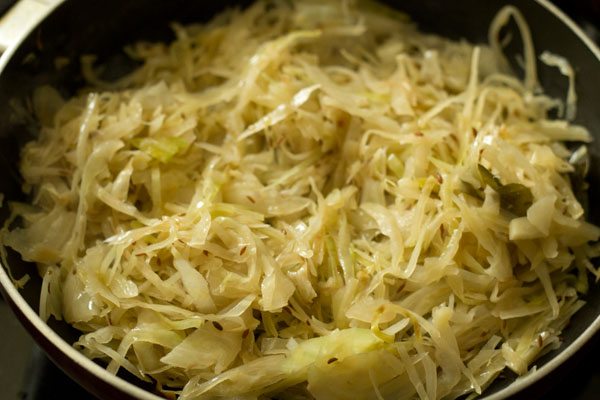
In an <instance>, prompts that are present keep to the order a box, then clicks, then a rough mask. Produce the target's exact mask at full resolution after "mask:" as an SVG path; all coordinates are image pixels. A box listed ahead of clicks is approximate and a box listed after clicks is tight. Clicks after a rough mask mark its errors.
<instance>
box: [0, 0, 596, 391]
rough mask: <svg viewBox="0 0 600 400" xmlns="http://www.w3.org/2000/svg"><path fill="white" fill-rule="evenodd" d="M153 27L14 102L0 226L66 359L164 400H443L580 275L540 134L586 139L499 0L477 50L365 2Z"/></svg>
mask: <svg viewBox="0 0 600 400" xmlns="http://www.w3.org/2000/svg"><path fill="white" fill-rule="evenodd" d="M510 17H513V18H515V19H516V21H517V23H518V27H519V29H520V30H521V34H522V36H523V40H524V43H525V45H524V48H525V52H526V54H525V59H524V61H525V63H526V65H525V67H526V79H525V81H524V82H521V81H520V80H519V79H518V78H516V77H515V76H514V75H512V74H511V73H510V72H507V70H506V64H505V62H504V61H503V59H502V56H501V54H500V53H501V39H500V38H499V37H498V35H499V33H500V30H501V28H502V26H503V25H504V24H506V23H507V21H508V20H509V18H510ZM174 30H175V33H176V40H175V41H173V42H172V43H171V44H169V45H166V44H150V43H139V44H135V45H132V46H131V47H130V48H128V51H129V54H131V56H132V57H133V58H134V59H136V60H139V61H140V62H141V63H142V66H141V67H140V68H139V69H137V70H135V71H134V72H132V73H131V74H129V75H127V76H126V77H124V78H122V79H120V80H119V81H117V82H111V83H105V82H103V81H102V80H101V79H100V78H99V77H98V76H96V75H95V73H94V69H93V68H92V66H91V64H89V61H90V60H88V65H87V66H86V68H85V70H84V73H85V74H86V76H87V78H88V80H89V82H90V87H88V88H87V89H85V91H84V92H82V93H81V94H79V95H77V96H75V97H73V98H71V99H68V100H63V99H62V98H61V97H60V95H59V94H58V92H57V91H56V90H54V89H52V88H50V87H42V88H40V89H39V91H38V92H37V93H36V95H35V96H34V103H35V107H34V108H35V110H36V112H37V115H38V118H39V120H40V124H41V125H42V129H41V133H40V136H39V139H37V140H36V141H33V142H31V143H28V144H27V145H26V146H25V148H24V149H23V152H22V162H21V172H22V176H23V178H24V189H25V190H26V191H27V192H28V193H29V194H30V196H31V197H30V198H31V204H30V205H25V204H17V203H12V204H11V207H12V212H13V216H12V217H11V219H10V220H9V221H8V222H7V223H6V225H5V228H4V230H3V231H2V242H3V244H4V245H5V246H8V247H11V248H12V249H14V250H16V251H17V252H19V253H20V254H21V255H22V257H23V259H24V260H27V261H32V262H36V263H37V264H38V265H39V269H40V273H41V274H42V276H43V285H42V296H41V304H40V313H41V315H42V316H43V317H44V318H48V317H49V316H54V318H57V319H61V318H62V319H65V320H66V321H67V322H69V323H70V324H72V325H74V326H75V327H76V328H78V329H79V330H81V331H82V332H83V333H82V335H81V337H80V339H79V340H78V341H77V343H75V346H76V347H77V348H78V349H80V350H81V351H82V352H83V353H84V354H85V355H86V356H88V357H90V358H92V359H96V360H100V361H101V362H104V363H106V365H107V368H108V370H109V371H110V372H112V373H117V372H118V371H119V370H121V369H125V370H127V371H129V372H131V373H132V374H134V375H135V376H138V377H139V378H140V379H144V380H152V381H154V382H155V383H156V386H157V390H159V391H161V392H162V393H164V394H165V395H169V396H178V397H179V398H180V399H182V400H184V399H186V400H189V399H216V398H238V399H242V398H243V399H253V398H254V399H257V398H267V397H269V396H273V395H275V394H277V398H280V399H284V398H290V399H291V398H294V399H298V398H312V397H314V398H317V399H356V398H365V399H371V398H372V399H412V398H422V399H440V398H445V399H450V398H456V397H458V396H462V395H465V394H470V393H476V394H478V393H481V391H482V390H484V389H485V388H486V387H487V386H488V385H489V384H490V383H491V382H492V381H493V380H494V379H495V378H496V377H497V376H498V375H499V374H500V373H501V372H502V371H503V370H505V369H507V368H508V369H510V370H512V371H514V372H516V373H517V374H524V373H526V372H527V371H528V369H529V368H530V366H531V365H532V363H533V362H534V361H535V360H536V358H537V357H539V356H540V355H542V354H544V353H546V352H548V351H550V350H552V349H555V348H557V347H558V346H559V344H560V334H561V331H562V330H563V328H564V327H565V326H566V325H567V323H568V321H569V318H570V317H571V316H572V315H573V314H574V313H575V312H576V311H577V310H578V309H579V308H580V307H581V306H582V305H583V302H582V300H580V299H579V295H580V294H581V293H585V291H586V290H587V289H588V285H589V283H588V276H589V274H590V273H593V274H595V275H596V277H598V270H597V269H596V268H595V267H593V266H592V264H591V262H590V259H591V258H593V257H596V256H598V255H599V254H598V253H599V248H598V246H591V245H590V242H594V241H597V240H598V237H599V235H600V229H599V228H598V227H596V226H593V225H591V224H589V223H587V222H586V221H585V219H584V210H583V208H582V206H581V205H580V203H579V202H578V200H577V199H576V197H575V194H574V189H573V188H572V186H571V183H570V174H571V173H573V172H574V171H575V167H574V165H573V164H571V163H569V158H570V156H571V154H572V152H571V150H569V148H568V147H567V146H566V144H565V142H566V141H583V142H586V141H589V140H590V135H589V133H588V131H587V130H586V129H585V128H583V127H580V126H575V125H572V124H570V123H569V122H567V121H561V120H549V117H548V114H549V111H550V110H551V108H553V107H557V104H559V103H560V102H559V101H557V100H555V99H552V98H549V97H547V96H546V95H544V94H543V93H542V92H541V90H540V89H539V86H538V82H537V74H536V71H535V51H534V49H533V44H532V41H531V37H530V33H529V32H528V28H527V25H526V23H525V21H524V19H523V17H522V16H521V14H520V13H519V12H518V10H516V9H515V8H513V7H509V8H506V9H504V10H503V11H501V12H500V14H499V16H498V17H497V19H496V20H495V21H494V22H493V24H492V29H491V31H490V32H491V33H490V40H491V41H492V43H491V45H490V46H485V45H482V46H473V45H471V44H469V43H467V42H464V41H461V42H454V41H450V40H448V39H445V38H441V37H438V36H434V35H429V34H424V33H421V32H419V31H418V30H417V29H416V28H415V26H414V25H413V23H411V22H410V20H409V19H408V18H407V17H406V16H404V15H401V14H398V13H395V12H393V11H391V10H386V9H384V8H382V6H378V5H375V4H373V3H366V2H364V3H361V2H359V3H358V5H357V4H353V3H349V2H323V1H321V2H317V1H307V0H304V1H293V2H283V1H282V2H279V1H277V2H275V1H258V2H257V3H255V4H254V5H252V6H250V7H248V8H246V9H243V10H240V9H234V10H229V11H226V12H224V13H223V14H221V15H219V16H217V17H215V18H214V19H213V20H212V21H210V22H208V23H206V24H204V25H192V26H187V27H182V26H178V25H175V26H174ZM542 59H543V60H544V61H545V62H546V63H548V64H550V65H556V66H559V67H560V69H561V71H562V72H563V73H564V74H565V75H567V76H569V79H570V80H571V83H572V80H573V79H574V78H573V73H572V72H573V71H572V68H570V66H568V63H567V62H566V60H563V59H562V58H560V57H558V56H555V55H550V54H549V53H545V55H543V56H542ZM574 99H575V97H574V94H571V92H569V102H570V103H571V102H573V101H574ZM567 114H568V117H569V118H570V117H572V116H574V105H570V106H569V112H568V113H567ZM3 254H5V253H3ZM4 258H5V257H4ZM5 261H6V260H5Z"/></svg>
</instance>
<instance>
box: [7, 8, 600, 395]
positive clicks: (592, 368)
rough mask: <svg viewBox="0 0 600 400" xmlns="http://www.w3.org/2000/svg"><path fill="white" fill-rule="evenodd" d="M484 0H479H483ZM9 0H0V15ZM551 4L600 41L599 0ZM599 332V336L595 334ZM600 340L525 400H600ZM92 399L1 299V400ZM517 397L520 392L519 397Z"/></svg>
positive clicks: (590, 344) (538, 386) (569, 362)
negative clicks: (29, 333)
mask: <svg viewBox="0 0 600 400" xmlns="http://www.w3.org/2000/svg"><path fill="white" fill-rule="evenodd" d="M482 1H483V0H482ZM14 2H15V1H14V0H0V15H2V14H3V13H4V12H5V11H6V10H7V9H8V8H9V7H10V6H11V5H12V3H14ZM554 3H555V4H556V5H558V6H559V7H560V8H562V9H563V10H564V11H565V12H567V13H568V14H569V15H571V16H572V17H573V19H574V20H575V21H576V22H577V23H578V24H579V25H580V26H581V27H582V28H583V30H584V31H585V32H586V33H587V34H588V35H589V36H590V37H591V38H592V39H594V40H595V41H596V42H597V43H598V42H600V0H555V1H554ZM597 336H598V335H597ZM599 342H600V338H598V337H596V340H594V341H592V342H590V343H588V344H587V345H586V346H585V347H584V348H583V349H582V351H580V352H579V353H578V354H576V355H575V356H574V357H572V358H571V359H570V360H569V361H568V362H567V363H566V364H565V365H563V366H561V367H560V368H559V370H558V371H556V373H553V374H552V375H551V376H550V377H549V379H545V380H543V381H542V382H541V383H540V384H538V385H537V386H536V387H535V388H534V390H533V391H531V392H529V393H527V394H526V395H525V396H526V398H528V399H536V398H537V399H542V398H543V399H551V400H554V399H574V400H596V399H600V343H599ZM65 394H68V397H70V398H76V399H82V400H86V399H93V397H92V396H91V395H89V394H88V393H87V392H85V391H84V390H83V389H81V388H80V387H79V385H78V384H77V383H75V382H73V381H72V380H70V379H69V378H68V377H67V376H66V375H64V374H63V373H62V372H61V371H60V369H58V368H57V367H55V366H54V365H53V364H52V363H51V362H50V361H49V360H48V359H47V358H46V356H45V355H44V353H43V352H42V351H41V350H40V349H39V348H38V347H37V346H36V345H35V344H34V342H33V340H32V339H31V338H30V337H29V335H28V333H27V332H26V331H25V330H24V328H23V327H22V326H21V325H20V323H19V322H18V321H17V320H16V318H15V317H14V316H13V315H12V312H11V311H10V310H9V309H8V307H7V305H6V303H5V302H4V301H3V300H2V298H1V297H0V399H6V400H17V399H23V400H25V399H26V400H42V399H43V400H53V399H63V398H64V397H65ZM521 397H522V396H521Z"/></svg>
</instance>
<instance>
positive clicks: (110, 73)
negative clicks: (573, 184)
mask: <svg viewBox="0 0 600 400" xmlns="http://www.w3.org/2000/svg"><path fill="white" fill-rule="evenodd" d="M386 2H387V3H389V4H390V5H392V6H394V7H396V8H398V9H401V10H404V11H406V12H408V13H409V14H410V15H411V16H412V18H413V19H414V20H415V21H416V22H417V23H418V24H419V26H420V27H421V29H423V30H425V31H429V32H433V33H438V34H441V35H445V36H448V37H451V38H454V39H462V38H464V39H467V40H469V41H471V42H476V43H477V42H486V37H487V29H488V27H489V24H490V21H491V20H492V18H493V16H494V15H495V13H496V12H497V11H498V10H499V9H500V8H501V7H502V6H503V5H506V4H513V5H515V6H516V7H517V8H519V9H520V10H521V12H522V13H523V15H524V16H525V18H526V20H527V21H528V23H529V25H530V28H531V30H532V32H533V41H534V44H535V47H536V50H537V52H538V54H539V53H541V52H542V51H543V50H548V51H551V52H553V53H555V54H559V55H562V56H564V57H566V58H567V59H568V60H569V61H570V62H571V63H572V65H573V66H574V67H575V69H576V73H577V87H576V89H577V94H578V97H579V101H578V113H577V119H576V121H575V122H576V123H578V124H582V125H584V126H586V127H588V128H589V129H590V131H591V132H592V134H593V135H594V137H595V141H594V142H593V143H592V144H591V146H590V148H589V150H590V153H591V166H592V167H591V169H590V174H589V176H588V181H589V183H590V190H589V193H588V196H589V198H588V199H587V200H588V201H587V204H590V205H594V204H596V203H597V201H598V188H599V187H600V163H599V160H598V155H599V154H600V113H599V112H598V108H599V105H600V90H598V89H597V82H600V51H599V50H598V49H597V48H596V47H595V45H594V44H593V43H592V42H591V41H590V40H589V39H587V38H586V36H585V35H584V34H583V33H582V32H581V30H580V29H579V28H578V27H577V26H576V25H575V24H574V23H573V22H572V21H571V20H569V19H568V18H567V17H566V16H565V15H564V14H562V13H561V12H560V11H559V10H558V9H556V8H555V7H554V6H553V5H552V4H551V3H549V2H547V1H546V0H512V1H501V0H486V1H481V0H457V1H452V2H449V1H444V0H388V1H386ZM247 3H248V1H218V2H215V1H211V2H209V1H201V0H196V1H189V0H127V1H123V0H102V1H98V0H95V1H94V0H91V1H75V0H67V1H64V2H62V3H60V4H59V5H58V6H57V7H56V8H55V9H53V10H52V11H50V12H48V15H47V16H46V17H45V18H44V19H43V20H42V21H41V22H40V23H39V24H38V25H37V26H36V27H34V28H32V29H31V31H30V32H29V34H28V35H26V37H25V38H24V39H23V40H21V41H20V42H19V43H18V44H16V45H13V46H11V47H10V48H9V49H7V51H6V52H5V53H4V54H3V56H2V58H1V59H0V171H2V173H1V175H0V192H2V193H4V194H5V202H6V201H7V200H24V197H23V195H22V194H21V190H20V177H19V173H18V170H17V165H18V155H19V149H20V147H21V146H22V145H23V144H24V143H26V142H27V141H29V140H31V139H33V138H34V137H35V136H36V133H37V130H38V128H37V126H36V123H35V121H34V120H33V119H32V118H31V117H29V115H28V113H27V111H26V110H27V109H28V104H29V99H30V96H31V93H32V91H33V89H34V88H35V87H36V86H39V85H42V84H50V85H52V86H54V87H56V88H58V89H59V90H60V91H61V92H62V93H63V95H65V96H68V95H72V94H74V93H75V92H76V90H77V89H78V88H79V87H81V86H82V85H83V83H84V82H83V79H82V77H81V74H80V64H79V58H80V56H81V55H82V54H95V55H97V56H98V60H99V63H102V64H105V65H106V74H105V75H106V76H105V78H106V79H111V78H112V79H114V78H117V77H118V76H120V75H123V74H124V73H126V72H127V71H129V70H131V69H132V68H133V67H135V64H134V63H133V62H132V61H130V60H128V59H127V57H126V56H125V55H124V53H123V51H122V49H123V47H124V46H125V45H126V44H128V43H132V42H135V41H137V40H142V39H144V40H151V41H156V40H162V41H165V40H169V39H172V38H173V36H172V33H171V31H170V28H169V23H170V22H173V21H180V22H182V23H190V22H198V21H205V20H208V19H210V17H211V16H213V15H214V14H215V13H216V12H218V11H219V10H221V9H223V8H225V7H228V6H231V5H234V4H240V5H242V6H243V5H245V4H247ZM507 29H511V27H510V26H509V27H508V28H507ZM515 35H516V37H517V38H518V33H516V31H515ZM518 42H519V41H518V40H513V43H515V44H513V45H511V46H509V48H508V50H507V52H508V55H509V58H510V59H512V61H513V62H514V64H515V66H517V55H518V54H519V53H520V51H521V50H522V49H521V48H520V47H519V45H518V44H517V43H518ZM57 57H62V58H64V59H68V60H69V63H68V64H67V65H63V66H61V67H60V68H59V67H57V64H56V63H55V60H56V59H57ZM538 67H539V78H540V81H541V83H542V86H543V87H544V89H545V91H546V92H547V93H549V94H550V95H552V96H557V97H562V96H564V93H566V89H567V83H566V80H565V79H564V78H563V77H562V76H561V75H560V74H559V72H558V71H556V70H555V69H552V68H548V67H546V66H544V65H538ZM516 69H517V70H518V67H517V68H516ZM6 217H7V210H6V207H3V208H1V209H0V222H1V221H3V220H4V219H6ZM588 218H589V219H590V220H591V221H593V222H594V223H596V224H598V223H599V222H600V208H597V207H594V206H592V207H588ZM8 261H9V265H10V271H11V273H12V275H13V276H15V277H17V278H18V277H21V276H23V275H24V274H26V273H28V274H29V275H30V276H31V277H32V280H31V281H30V282H29V283H27V285H26V286H25V288H24V289H22V290H17V289H16V288H15V287H14V285H13V284H12V281H11V280H10V278H9V276H8V274H7V270H6V268H8V267H7V266H4V267H2V268H0V283H1V289H2V292H3V295H4V297H5V299H6V301H7V302H8V303H9V305H10V306H11V308H12V310H13V311H14V313H15V315H16V317H17V318H18V319H19V320H20V321H21V322H22V323H23V325H24V326H25V327H26V328H27V330H28V331H29V332H30V333H31V335H32V336H33V337H34V338H35V340H36V341H37V342H38V344H39V345H40V346H41V347H42V348H43V349H44V350H45V351H46V352H47V354H48V355H49V357H50V358H51V359H52V360H53V361H54V362H55V363H56V364H57V365H58V366H59V367H60V368H62V369H63V370H64V371H65V372H66V373H67V374H68V375H70V376H71V377H72V378H74V379H75V380H76V381H78V382H79V383H80V384H81V385H83V386H84V387H85V388H86V389H87V390H89V391H90V392H91V393H93V394H94V395H96V396H97V397H99V398H104V399H132V398H139V399H158V398H159V397H158V396H157V395H156V394H153V392H152V391H153V388H152V387H151V386H147V385H146V386H144V384H143V383H140V382H138V381H136V380H135V379H133V378H132V377H130V376H127V375H126V374H124V375H119V376H113V375H111V374H109V373H107V372H106V371H105V370H104V368H103V367H102V366H100V365H98V364H96V363H94V362H92V361H90V360H88V359H87V358H85V357H84V356H83V355H82V354H80V353H78V352H77V351H76V350H74V349H73V348H72V347H71V345H70V344H71V343H73V342H74V341H75V340H76V338H77V337H78V333H77V332H76V331H75V330H74V329H73V328H71V327H70V326H68V325H67V324H66V323H64V322H60V321H54V320H50V321H49V322H48V323H45V322H43V321H42V320H41V319H40V318H39V317H38V316H37V309H38V303H39V291H40V285H41V279H40V278H39V277H38V276H37V273H36V269H35V266H34V265H32V264H29V263H25V262H23V261H21V259H20V258H19V257H18V256H17V255H16V254H14V253H9V255H8ZM598 289H600V288H593V289H592V290H591V291H590V293H589V294H588V295H587V296H586V297H585V300H586V301H587V304H586V306H585V307H584V308H583V309H582V310H581V311H579V312H578V313H577V314H576V315H575V316H574V318H573V319H572V321H571V323H570V325H569V326H568V327H567V329H566V330H565V332H564V336H563V339H564V342H563V345H562V346H561V348H560V349H558V350H556V351H554V352H552V353H549V354H547V355H546V356H544V357H543V358H541V359H539V360H538V361H537V362H536V363H535V364H536V365H537V370H536V371H535V372H532V373H530V374H528V375H527V376H525V377H522V378H519V379H515V377H511V376H506V377H505V378H504V379H500V380H497V381H496V382H495V383H494V384H493V385H492V386H491V387H489V388H488V389H487V390H486V391H485V392H484V396H486V398H488V399H502V398H506V397H509V396H514V395H518V397H521V398H531V397H536V396H538V395H539V394H540V393H543V386H542V385H543V384H544V383H547V382H548V380H549V379H551V378H552V375H553V374H557V373H560V371H561V368H563V369H564V365H565V364H567V363H568V362H569V358H571V362H572V357H571V356H572V355H573V354H575V353H576V352H577V351H578V350H580V349H581V348H582V346H584V344H586V343H588V342H590V341H592V340H594V336H595V335H596V333H597V332H598V330H600V290H598ZM596 336H597V335H596ZM561 366H562V367H561ZM57 389H58V388H57Z"/></svg>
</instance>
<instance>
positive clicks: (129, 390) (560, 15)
mask: <svg viewBox="0 0 600 400" xmlns="http://www.w3.org/2000/svg"><path fill="white" fill-rule="evenodd" d="M532 1H533V2H535V3H537V4H539V5H540V6H541V7H543V8H545V9H546V10H547V11H548V12H550V13H551V14H552V15H553V16H554V17H556V18H557V19H558V20H559V21H560V22H562V23H563V24H564V25H566V26H567V27H568V28H569V30H571V31H572V32H573V33H575V35H576V36H577V37H578V39H579V40H580V41H581V42H583V44H584V45H585V46H586V47H587V49H588V50H590V51H591V53H592V54H593V55H594V57H595V58H596V60H597V61H598V62H599V63H600V48H599V47H598V46H597V45H596V44H595V43H594V42H593V41H592V40H591V38H590V37H589V36H587V35H586V34H585V33H584V32H583V30H582V29H581V28H580V27H579V26H578V25H577V24H576V23H575V22H574V21H573V20H572V19H571V18H570V17H568V16H567V15H566V14H565V13H564V12H563V11H562V10H560V9H559V8H558V7H557V6H555V5H554V4H552V3H551V2H550V0H532ZM65 2H66V0H59V1H57V2H56V3H55V4H52V5H51V6H49V7H48V8H47V9H46V10H45V11H44V12H43V13H41V14H40V15H39V19H38V20H37V21H36V22H35V23H33V24H31V26H30V27H29V28H28V29H26V30H24V31H23V35H22V36H21V37H20V38H18V39H17V40H15V41H14V42H13V43H12V44H11V45H10V46H9V47H8V48H6V49H5V51H4V52H3V53H2V55H1V56H0V76H1V75H2V73H3V72H4V69H5V68H6V66H7V65H8V63H9V62H10V61H11V59H12V57H13V55H14V53H15V52H16V51H17V49H18V48H19V47H20V46H21V44H22V43H23V41H24V40H25V39H26V38H27V37H28V36H29V34H30V33H31V32H32V31H33V30H34V29H36V28H37V26H38V25H39V24H40V23H41V22H42V21H43V20H44V19H46V17H47V16H48V15H50V14H51V13H52V12H53V11H54V10H55V9H56V8H58V7H59V6H61V5H62V4H63V3H65ZM0 286H2V287H1V289H2V292H3V293H4V294H5V295H6V297H8V298H7V299H6V300H7V302H9V303H12V304H11V306H14V307H16V308H17V309H18V310H19V311H20V312H21V313H22V314H23V316H24V317H25V318H26V319H27V320H28V321H29V322H30V323H31V324H32V326H33V327H34V329H35V330H36V331H37V332H38V333H40V334H42V335H43V336H44V337H45V338H46V339H48V341H49V342H50V343H51V344H52V345H53V346H54V347H56V348H57V349H58V350H59V351H60V352H61V353H63V354H64V355H65V356H66V357H68V358H70V359H71V360H73V361H74V362H75V363H76V364H77V365H78V366H80V367H81V368H83V369H84V370H86V371H87V372H89V373H90V374H92V375H93V376H95V377H96V378H97V379H100V380H102V381H103V382H105V383H106V384H108V385H110V386H112V387H114V388H116V389H117V390H119V391H121V392H123V394H126V395H128V396H133V397H134V398H136V399H142V400H160V399H162V397H159V396H157V395H155V394H153V393H151V392H149V391H147V390H144V389H142V388H141V387H139V386H137V385H135V384H133V383H131V382H128V381H126V380H124V379H122V378H120V377H118V376H116V375H113V374H110V373H109V372H108V371H107V370H106V369H104V368H103V367H101V366H100V365H98V364H96V363H95V362H94V361H92V360H91V359H89V358H87V357H85V356H84V355H83V354H82V353H80V352H79V351H77V350H76V349H75V348H74V347H73V346H72V345H71V344H69V343H67V342H66V341H65V340H64V339H63V338H62V337H61V336H59V335H58V333H57V332H56V331H54V330H53V329H52V328H50V327H49V326H48V324H47V323H46V322H44V321H43V320H42V319H41V318H40V316H39V315H38V314H37V313H36V312H35V311H34V310H33V309H32V308H31V306H30V305H29V304H28V303H27V301H25V299H24V297H23V296H21V294H20V293H19V291H18V289H17V288H16V287H15V286H14V284H13V282H12V279H11V278H10V276H9V275H8V273H7V266H4V265H3V264H2V262H0ZM599 290H600V289H599ZM13 312H14V313H15V314H16V313H17V311H15V310H13ZM599 331H600V315H598V316H596V318H595V319H594V321H593V322H592V323H591V324H590V325H589V326H588V327H587V328H586V329H585V330H584V331H583V332H582V333H581V335H579V336H578V337H577V338H576V339H575V340H574V341H573V342H571V343H570V344H569V345H567V346H566V347H564V348H562V349H561V350H560V353H558V354H557V355H556V356H554V357H552V359H550V360H549V361H548V362H546V363H545V364H544V365H543V366H541V367H540V368H538V369H536V370H535V371H532V372H528V373H527V374H525V375H524V376H521V377H519V378H517V379H516V380H515V381H513V382H512V383H510V384H509V385H508V386H506V387H505V388H502V389H500V390H499V391H498V392H496V393H493V394H490V395H487V396H485V397H483V399H485V400H501V399H505V398H508V397H510V396H513V395H516V394H517V393H519V392H521V391H523V390H524V389H525V388H527V387H530V386H531V385H533V384H534V383H536V382H538V381H540V380H541V379H542V378H544V377H546V376H547V375H549V374H550V373H551V372H552V371H554V370H556V369H557V368H558V367H559V366H560V365H563V364H564V363H565V362H566V361H567V360H568V359H569V358H570V357H571V356H573V355H574V354H575V353H577V352H578V351H579V350H581V348H582V347H583V346H584V344H585V343H588V342H589V341H590V340H591V339H592V338H593V337H594V336H595V335H596V334H597V333H598V332H599ZM59 367H60V366H59ZM60 368H61V369H62V367H60Z"/></svg>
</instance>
